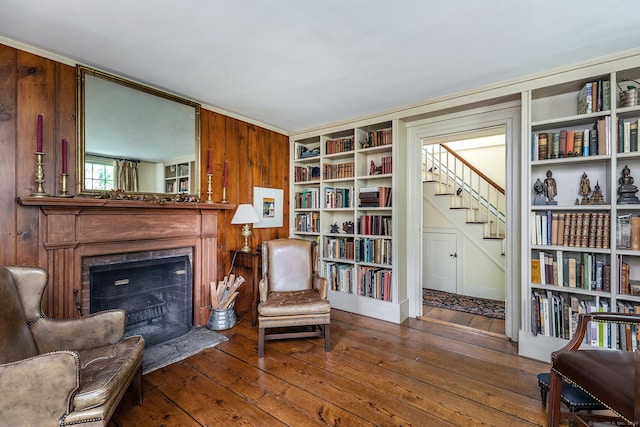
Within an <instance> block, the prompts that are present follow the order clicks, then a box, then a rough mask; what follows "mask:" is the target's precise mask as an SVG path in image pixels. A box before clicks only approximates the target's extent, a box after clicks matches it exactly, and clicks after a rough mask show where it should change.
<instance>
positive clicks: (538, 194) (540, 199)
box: [533, 178, 547, 205]
mask: <svg viewBox="0 0 640 427" xmlns="http://www.w3.org/2000/svg"><path fill="white" fill-rule="evenodd" d="M533 192H534V193H535V194H534V196H533V204H534V205H546V204H547V199H546V198H545V197H544V184H543V183H542V181H540V178H538V179H537V180H536V183H535V184H533Z"/></svg>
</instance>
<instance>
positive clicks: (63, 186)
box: [56, 173, 73, 197]
mask: <svg viewBox="0 0 640 427" xmlns="http://www.w3.org/2000/svg"><path fill="white" fill-rule="evenodd" d="M68 177H69V174H68V173H61V174H60V194H57V195H56V197H73V196H72V195H71V194H68V190H67V178H68Z"/></svg>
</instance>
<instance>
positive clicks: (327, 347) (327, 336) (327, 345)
mask: <svg viewBox="0 0 640 427" xmlns="http://www.w3.org/2000/svg"><path fill="white" fill-rule="evenodd" d="M323 329H324V351H331V324H329V323H327V324H326V325H324V327H323Z"/></svg>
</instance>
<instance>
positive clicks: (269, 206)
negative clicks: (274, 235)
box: [253, 187, 284, 228]
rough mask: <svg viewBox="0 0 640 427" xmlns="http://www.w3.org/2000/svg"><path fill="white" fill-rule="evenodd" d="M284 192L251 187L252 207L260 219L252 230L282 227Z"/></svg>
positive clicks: (276, 189)
mask: <svg viewBox="0 0 640 427" xmlns="http://www.w3.org/2000/svg"><path fill="white" fill-rule="evenodd" d="M283 196H284V190H281V189H279V188H265V187H253V207H254V209H255V210H256V213H257V214H258V217H259V218H260V222H258V223H257V224H254V225H253V227H254V228H271V227H282V212H283V209H282V208H283V206H282V203H283Z"/></svg>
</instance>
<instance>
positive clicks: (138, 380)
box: [131, 366, 142, 405]
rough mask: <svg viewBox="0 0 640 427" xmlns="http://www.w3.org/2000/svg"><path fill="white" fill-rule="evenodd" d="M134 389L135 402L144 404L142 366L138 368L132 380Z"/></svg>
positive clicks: (135, 403)
mask: <svg viewBox="0 0 640 427" xmlns="http://www.w3.org/2000/svg"><path fill="white" fill-rule="evenodd" d="M131 387H132V391H133V404H134V405H142V366H140V367H139V368H138V370H137V371H136V373H135V376H134V377H133V381H132V382H131Z"/></svg>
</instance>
